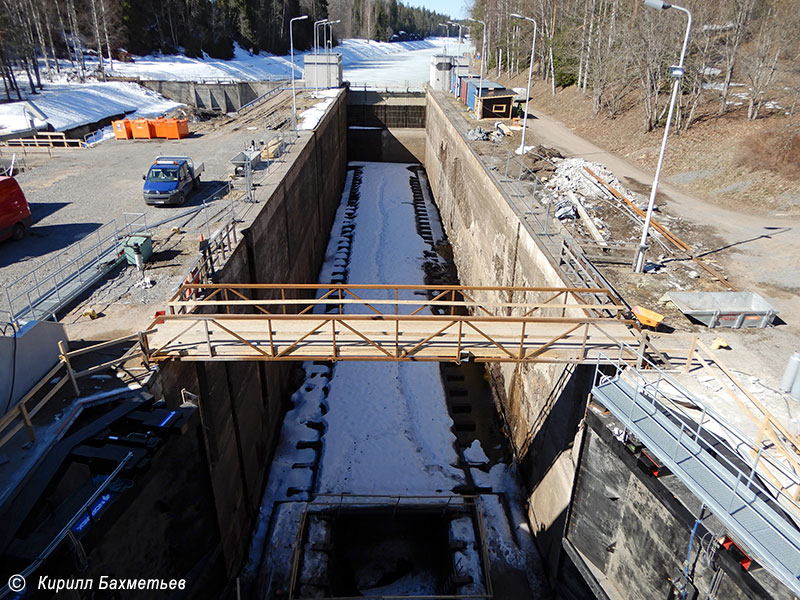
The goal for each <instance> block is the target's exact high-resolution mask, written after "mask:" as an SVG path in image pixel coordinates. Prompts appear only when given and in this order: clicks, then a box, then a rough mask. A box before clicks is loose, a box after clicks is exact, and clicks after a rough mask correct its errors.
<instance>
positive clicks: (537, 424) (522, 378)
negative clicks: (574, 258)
mask: <svg viewBox="0 0 800 600" xmlns="http://www.w3.org/2000/svg"><path fill="white" fill-rule="evenodd" d="M448 99H449V97H448V96H447V95H446V94H445V93H444V92H429V93H428V103H427V127H426V131H427V143H426V147H425V168H426V170H427V173H428V179H429V181H430V185H431V189H432V191H433V195H434V197H435V199H436V203H437V205H438V207H439V212H440V213H441V217H442V222H443V224H444V227H445V229H446V231H447V235H448V237H449V239H450V242H451V244H452V245H453V254H454V256H455V261H456V265H457V266H458V272H459V278H460V281H461V283H462V284H463V285H471V286H480V285H485V286H549V287H561V286H564V285H565V284H564V282H563V281H562V280H561V278H560V276H559V274H558V272H557V271H556V269H555V268H554V267H553V266H552V265H551V264H550V262H548V260H547V258H546V257H545V255H544V254H543V253H542V252H541V251H540V249H539V247H538V246H537V244H536V241H535V240H534V238H533V237H532V236H531V235H530V234H529V233H528V232H527V230H526V229H525V227H524V226H523V224H522V221H521V216H520V214H518V213H517V212H516V211H515V210H514V208H512V206H510V204H509V203H508V202H507V201H506V199H505V197H504V196H503V194H502V193H501V192H500V190H499V189H498V188H497V187H496V186H495V184H494V182H493V181H492V180H491V178H490V177H489V175H488V173H487V172H486V171H485V169H484V167H483V165H482V164H481V162H480V161H479V159H478V158H477V156H475V154H474V153H473V151H472V150H471V149H470V147H469V146H468V145H467V143H466V141H465V139H464V138H463V137H462V135H461V134H460V133H459V132H458V130H457V129H456V128H455V127H454V126H453V123H451V122H450V121H449V120H448V117H447V115H446V114H445V112H444V110H443V108H442V107H443V103H444V102H447V101H448ZM498 299H499V298H498ZM503 299H504V300H506V301H508V300H509V298H508V297H505V298H503ZM490 372H491V374H492V379H493V384H494V385H493V387H494V390H495V395H496V398H497V399H498V401H499V402H500V404H501V410H502V412H503V415H504V418H505V419H506V421H507V423H508V426H509V430H510V433H511V439H512V443H513V447H514V451H515V453H516V455H517V459H518V461H519V464H520V466H521V474H522V475H523V477H524V479H525V482H526V484H527V487H528V492H529V518H530V520H531V524H532V526H533V528H534V533H535V535H536V538H537V543H538V545H539V549H540V551H541V552H542V554H543V555H544V558H545V560H546V562H547V563H548V565H549V567H550V570H551V572H552V573H554V572H555V569H556V567H557V565H558V563H559V560H560V556H561V537H562V533H563V529H564V525H565V522H566V515H567V508H568V506H569V501H570V496H571V491H572V483H573V480H574V475H575V468H576V463H577V447H578V446H579V441H580V440H579V438H576V436H578V432H579V423H580V420H581V418H582V416H583V412H584V407H585V400H586V397H587V393H588V389H589V385H590V382H591V370H590V369H588V368H580V367H574V366H563V365H529V364H519V365H517V364H513V363H506V364H503V365H493V366H492V367H491V369H490Z"/></svg>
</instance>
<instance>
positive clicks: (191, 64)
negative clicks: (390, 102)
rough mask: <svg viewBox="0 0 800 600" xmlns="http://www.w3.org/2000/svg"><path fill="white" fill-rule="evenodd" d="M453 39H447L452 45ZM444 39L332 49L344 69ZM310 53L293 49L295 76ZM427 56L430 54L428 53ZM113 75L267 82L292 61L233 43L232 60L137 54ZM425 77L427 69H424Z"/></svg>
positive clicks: (353, 43)
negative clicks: (340, 57)
mask: <svg viewBox="0 0 800 600" xmlns="http://www.w3.org/2000/svg"><path fill="white" fill-rule="evenodd" d="M454 41H455V40H452V39H451V40H449V42H450V46H452V47H454V46H455V44H454ZM446 42H447V39H446V38H431V39H427V40H421V41H417V42H392V43H389V42H375V41H372V40H358V39H352V40H343V41H342V43H341V44H340V45H339V46H337V47H336V48H334V52H338V53H341V55H342V65H343V66H344V69H345V79H347V69H348V68H351V67H353V66H357V65H363V64H364V63H369V62H372V61H376V60H377V59H380V58H383V57H388V56H398V55H406V54H408V53H411V52H417V51H425V52H430V53H434V52H437V51H439V50H440V49H441V48H442V47H443V46H444V44H445V43H446ZM308 53H309V52H295V53H294V65H295V77H300V78H302V77H303V56H304V55H305V54H308ZM428 55H429V56H430V54H428ZM113 74H114V75H119V76H122V77H137V78H139V79H157V80H167V81H268V80H274V79H290V78H291V76H292V63H291V57H290V56H288V55H287V56H276V55H274V54H269V53H267V52H262V53H261V54H250V52H248V51H247V50H244V49H243V48H241V47H240V46H238V45H236V46H234V57H233V59H232V60H222V59H217V58H210V57H208V56H206V57H205V58H204V59H199V58H188V57H186V56H178V55H151V56H142V57H136V58H135V62H132V63H122V62H115V63H114V68H113ZM425 75H426V76H427V71H426V72H425Z"/></svg>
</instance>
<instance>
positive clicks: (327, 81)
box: [322, 19, 342, 88]
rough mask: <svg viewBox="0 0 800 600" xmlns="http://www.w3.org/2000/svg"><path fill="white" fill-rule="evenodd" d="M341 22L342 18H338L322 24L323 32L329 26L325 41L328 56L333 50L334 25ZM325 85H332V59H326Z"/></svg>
mask: <svg viewBox="0 0 800 600" xmlns="http://www.w3.org/2000/svg"><path fill="white" fill-rule="evenodd" d="M341 22H342V20H341V19H336V20H335V21H326V22H325V23H324V24H323V25H322V27H323V33H324V31H325V28H326V27H327V30H328V36H327V40H326V41H325V54H326V55H328V56H330V54H331V51H332V50H333V26H334V25H336V24H337V23H341ZM325 85H326V87H328V88H330V87H331V63H330V59H327V60H326V61H325Z"/></svg>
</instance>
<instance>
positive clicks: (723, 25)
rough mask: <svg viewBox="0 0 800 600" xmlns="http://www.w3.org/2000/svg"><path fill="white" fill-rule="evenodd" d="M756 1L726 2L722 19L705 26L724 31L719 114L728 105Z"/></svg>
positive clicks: (736, 0) (737, 0) (735, 0)
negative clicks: (733, 79)
mask: <svg viewBox="0 0 800 600" xmlns="http://www.w3.org/2000/svg"><path fill="white" fill-rule="evenodd" d="M755 2H756V0H732V1H731V2H727V3H724V4H723V6H724V7H727V9H728V12H727V13H726V12H722V13H721V15H720V17H721V19H720V21H719V22H717V23H706V24H705V27H707V28H711V29H715V30H719V31H721V32H722V33H723V37H722V47H721V52H722V58H723V67H722V72H723V75H724V81H723V83H722V91H721V94H720V103H719V111H718V112H719V114H723V113H724V112H725V111H726V110H727V107H728V94H729V93H730V88H731V80H732V78H733V72H734V69H735V68H736V62H737V60H738V58H739V48H740V47H741V45H742V41H743V40H744V38H745V35H746V34H747V29H748V26H749V24H750V17H751V15H752V13H753V6H754V5H755ZM701 26H702V25H701Z"/></svg>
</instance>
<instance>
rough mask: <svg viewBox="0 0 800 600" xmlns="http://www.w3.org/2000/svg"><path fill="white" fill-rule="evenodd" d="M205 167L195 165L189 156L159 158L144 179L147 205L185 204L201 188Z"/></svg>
mask: <svg viewBox="0 0 800 600" xmlns="http://www.w3.org/2000/svg"><path fill="white" fill-rule="evenodd" d="M203 168H204V165H203V163H200V164H198V165H195V164H194V161H193V160H192V159H191V158H189V157H188V156H158V157H156V160H155V161H154V162H153V165H152V166H151V167H150V170H149V171H148V172H147V175H142V179H144V189H143V191H142V193H143V194H144V201H145V202H146V203H147V204H150V205H154V204H183V203H184V202H186V197H187V196H188V195H189V192H191V191H192V190H195V189H197V188H199V187H200V173H202V172H203Z"/></svg>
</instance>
